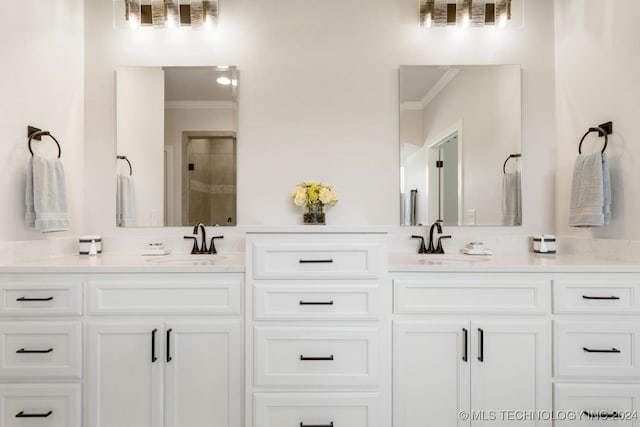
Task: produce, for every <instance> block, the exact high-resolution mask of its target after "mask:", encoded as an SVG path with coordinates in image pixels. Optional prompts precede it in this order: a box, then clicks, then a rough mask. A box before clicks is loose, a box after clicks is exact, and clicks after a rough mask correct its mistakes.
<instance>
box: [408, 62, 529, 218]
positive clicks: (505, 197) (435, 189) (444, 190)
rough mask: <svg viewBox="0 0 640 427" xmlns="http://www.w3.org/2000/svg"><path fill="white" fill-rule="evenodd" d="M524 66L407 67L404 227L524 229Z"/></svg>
mask: <svg viewBox="0 0 640 427" xmlns="http://www.w3.org/2000/svg"><path fill="white" fill-rule="evenodd" d="M520 76H521V70H520V66H519V65H460V66H458V65H456V66H441V65H433V66H431V65H429V66H420V65H419V66H413V65H411V66H401V67H400V203H401V206H400V212H401V219H400V222H401V224H402V225H406V226H410V225H420V224H422V225H426V224H431V223H433V222H434V221H436V220H442V221H443V223H444V225H450V226H456V225H464V226H474V225H487V226H499V225H521V224H522V208H521V206H522V201H521V198H522V186H521V178H520V177H521V132H522V118H521V77H520Z"/></svg>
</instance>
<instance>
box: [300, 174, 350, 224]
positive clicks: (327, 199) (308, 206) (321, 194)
mask: <svg viewBox="0 0 640 427" xmlns="http://www.w3.org/2000/svg"><path fill="white" fill-rule="evenodd" d="M291 198H292V200H293V203H294V204H295V205H296V206H300V207H304V208H305V213H304V217H303V218H304V222H305V223H306V224H324V212H323V209H324V206H325V205H329V206H333V205H335V204H336V203H338V192H337V191H336V190H335V189H334V188H333V187H332V186H330V185H324V184H322V183H316V182H315V181H305V182H302V183H300V184H298V185H296V186H295V188H294V189H293V191H292V192H291Z"/></svg>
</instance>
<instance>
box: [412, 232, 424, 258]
mask: <svg viewBox="0 0 640 427" xmlns="http://www.w3.org/2000/svg"><path fill="white" fill-rule="evenodd" d="M411 238H412V239H420V247H419V248H418V253H419V254H426V253H427V247H426V246H425V244H424V237H422V236H416V235H415V234H414V235H412V236H411Z"/></svg>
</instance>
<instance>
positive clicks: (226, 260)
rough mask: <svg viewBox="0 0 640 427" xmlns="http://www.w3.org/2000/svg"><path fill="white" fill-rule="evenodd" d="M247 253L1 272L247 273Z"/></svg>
mask: <svg viewBox="0 0 640 427" xmlns="http://www.w3.org/2000/svg"><path fill="white" fill-rule="evenodd" d="M244 271H245V267H244V252H232V253H224V254H219V255H190V254H171V255H163V256H142V255H139V254H136V253H131V254H124V253H123V254H108V253H107V254H102V255H97V256H86V255H85V256H79V255H70V256H63V257H55V258H45V259H41V260H37V261H29V262H22V263H20V262H18V263H13V264H8V265H1V266H0V273H22V274H24V273H243V272H244Z"/></svg>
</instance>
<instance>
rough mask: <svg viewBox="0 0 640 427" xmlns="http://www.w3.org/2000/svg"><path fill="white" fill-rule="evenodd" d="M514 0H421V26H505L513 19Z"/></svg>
mask: <svg viewBox="0 0 640 427" xmlns="http://www.w3.org/2000/svg"><path fill="white" fill-rule="evenodd" d="M511 1H512V0H419V2H420V3H419V4H420V12H419V13H420V26H421V27H426V28H432V27H446V26H448V25H451V26H458V27H463V28H466V27H469V26H471V27H484V26H485V25H495V26H498V27H505V26H506V25H507V22H508V21H509V20H511Z"/></svg>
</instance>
